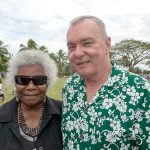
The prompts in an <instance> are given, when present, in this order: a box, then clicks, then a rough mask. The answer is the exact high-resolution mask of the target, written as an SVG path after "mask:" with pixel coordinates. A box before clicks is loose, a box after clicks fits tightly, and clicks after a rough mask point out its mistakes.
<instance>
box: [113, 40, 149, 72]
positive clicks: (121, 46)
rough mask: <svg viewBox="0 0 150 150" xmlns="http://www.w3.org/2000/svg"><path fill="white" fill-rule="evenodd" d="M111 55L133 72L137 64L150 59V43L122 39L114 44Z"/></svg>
mask: <svg viewBox="0 0 150 150" xmlns="http://www.w3.org/2000/svg"><path fill="white" fill-rule="evenodd" d="M110 56H111V57H112V58H115V59H116V60H117V61H118V62H119V63H120V64H122V65H123V66H125V67H128V68H129V71H131V72H133V70H134V68H135V66H136V65H137V64H139V63H141V62H143V61H145V60H147V59H150V43H148V42H142V41H137V40H134V39H126V40H122V41H121V42H119V43H116V44H115V45H114V46H112V48H111V52H110Z"/></svg>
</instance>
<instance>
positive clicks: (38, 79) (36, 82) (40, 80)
mask: <svg viewBox="0 0 150 150" xmlns="http://www.w3.org/2000/svg"><path fill="white" fill-rule="evenodd" d="M32 81H33V83H34V85H44V84H46V82H47V78H45V76H43V77H42V76H41V77H38V76H37V77H35V78H33V79H32Z"/></svg>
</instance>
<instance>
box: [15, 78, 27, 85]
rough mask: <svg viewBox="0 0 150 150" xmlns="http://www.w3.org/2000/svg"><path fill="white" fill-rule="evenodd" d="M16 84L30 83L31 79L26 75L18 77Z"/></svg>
mask: <svg viewBox="0 0 150 150" xmlns="http://www.w3.org/2000/svg"><path fill="white" fill-rule="evenodd" d="M15 81H16V84H18V85H28V83H29V80H28V78H25V77H16V78H15Z"/></svg>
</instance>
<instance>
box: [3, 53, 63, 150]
mask: <svg viewBox="0 0 150 150" xmlns="http://www.w3.org/2000/svg"><path fill="white" fill-rule="evenodd" d="M8 74H9V77H8V79H9V81H10V82H11V84H12V86H15V87H16V90H17V95H16V97H15V98H13V99H12V100H10V101H9V102H7V103H5V104H4V105H2V106H1V107H0V149H1V150H61V149H62V133H61V127H60V124H61V102H60V101H58V100H54V99H52V98H48V97H47V96H46V92H47V89H48V88H51V87H52V86H53V84H54V82H55V80H56V76H57V68H56V64H55V63H54V61H53V60H52V59H50V57H49V56H48V55H47V54H45V53H43V52H42V51H39V50H24V51H21V52H19V53H18V54H17V55H16V57H15V58H13V59H12V60H11V62H10V66H9V72H8Z"/></svg>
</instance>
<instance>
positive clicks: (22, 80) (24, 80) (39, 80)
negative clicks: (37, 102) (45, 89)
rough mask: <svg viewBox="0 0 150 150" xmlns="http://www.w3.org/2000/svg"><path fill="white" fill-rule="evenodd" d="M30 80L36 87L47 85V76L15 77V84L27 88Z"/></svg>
mask: <svg viewBox="0 0 150 150" xmlns="http://www.w3.org/2000/svg"><path fill="white" fill-rule="evenodd" d="M30 80H32V81H33V83H34V85H44V84H46V83H47V76H23V75H18V76H15V82H16V84H18V85H23V86H27V85H28V84H29V82H30Z"/></svg>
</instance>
